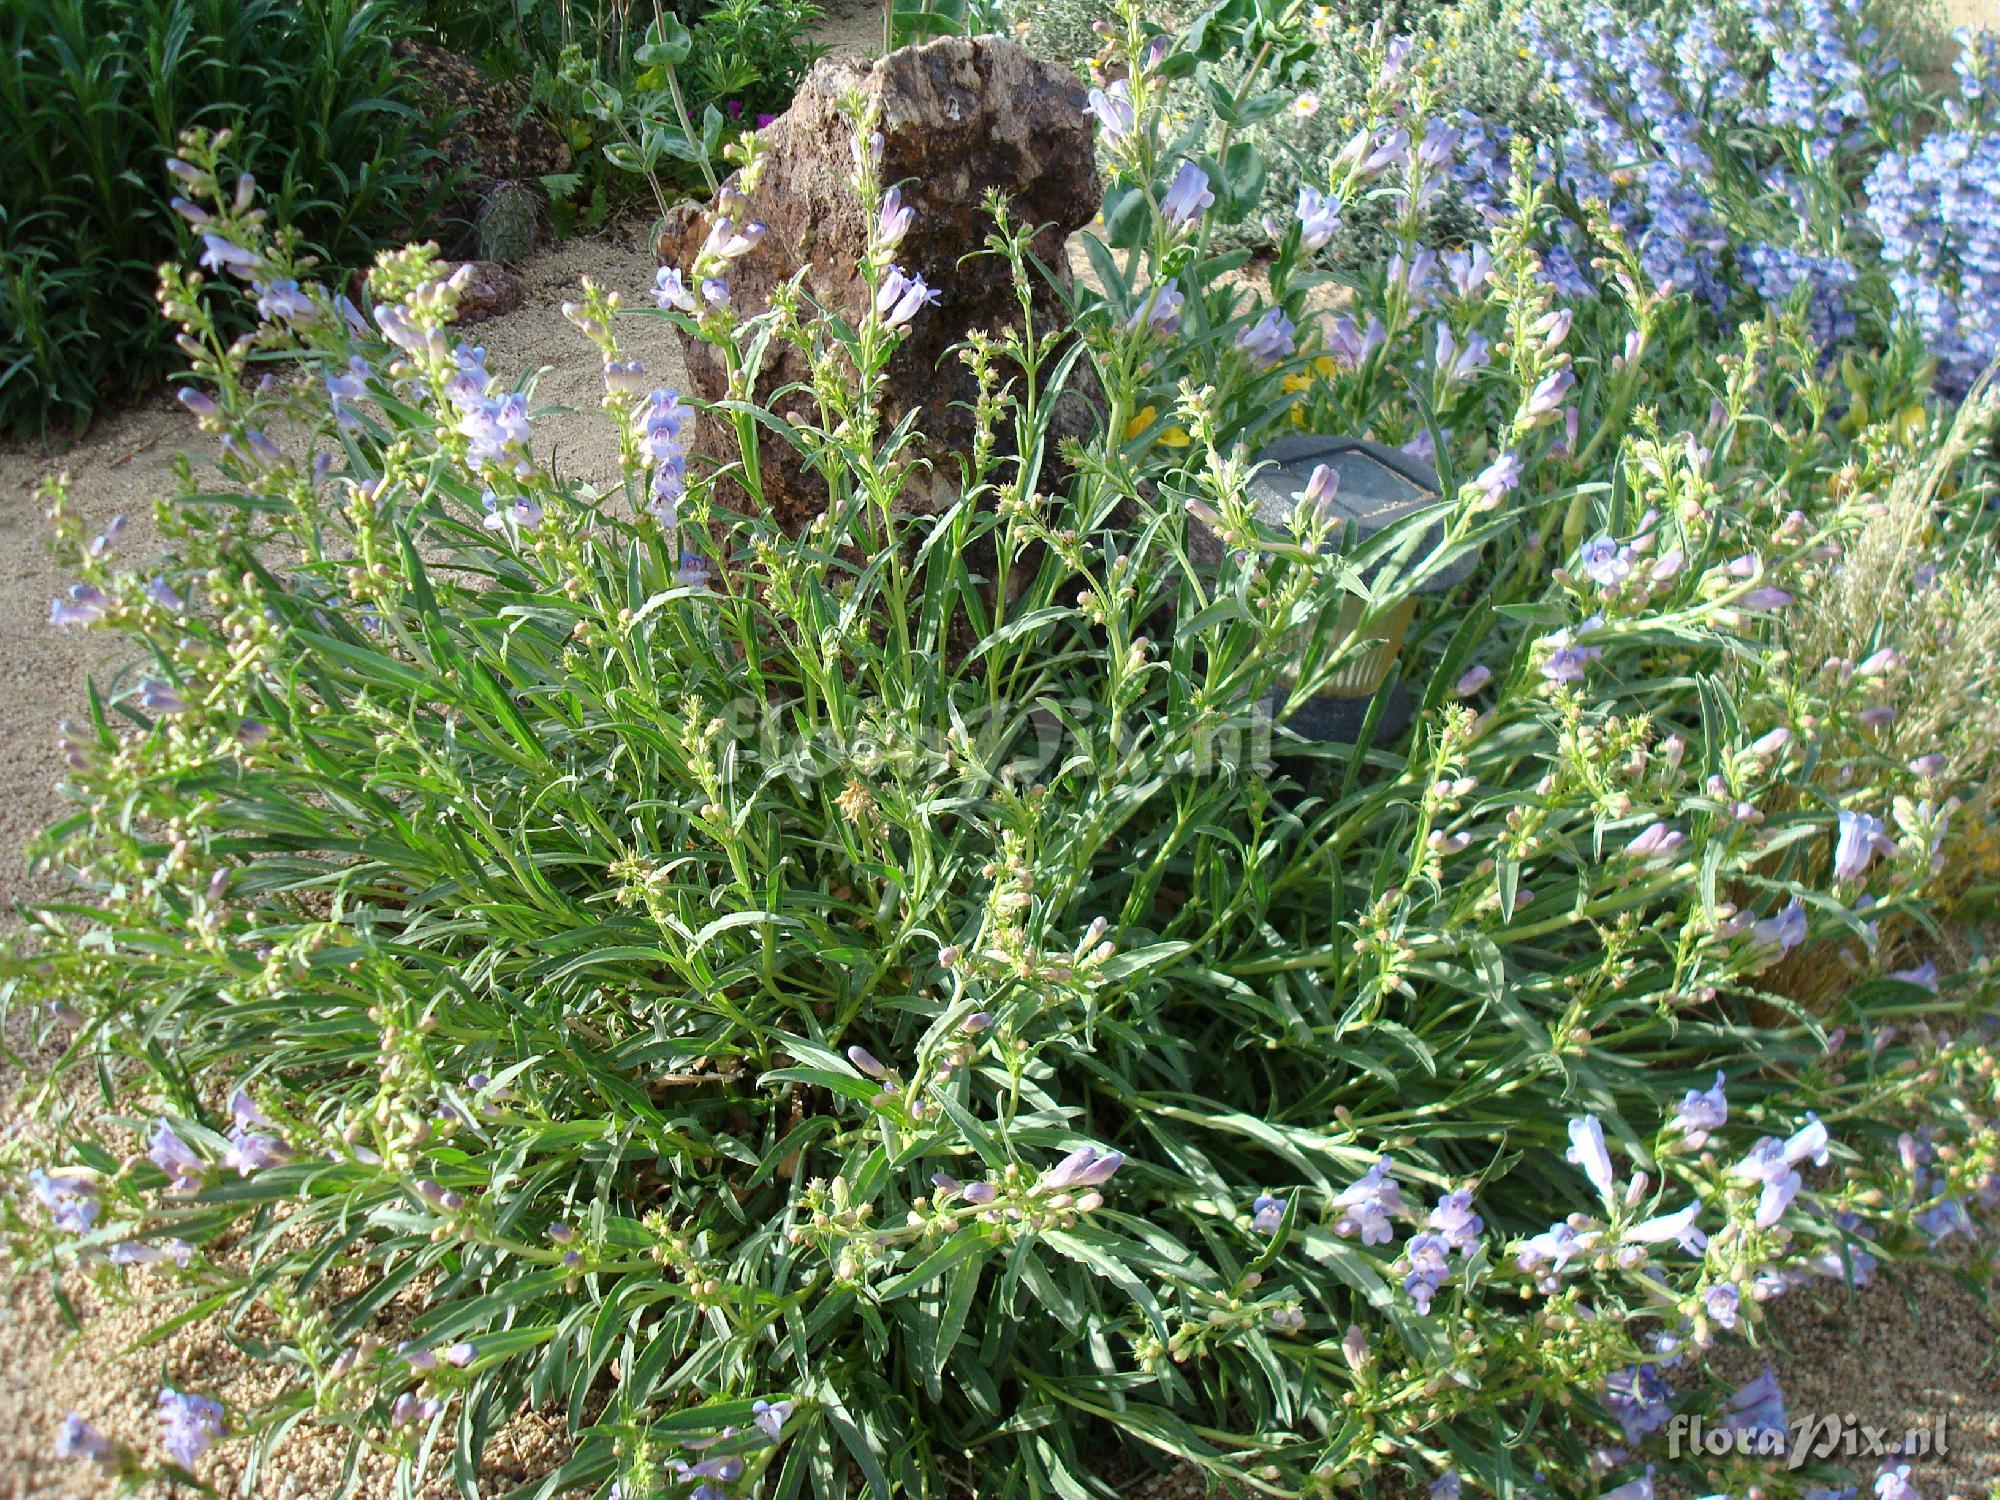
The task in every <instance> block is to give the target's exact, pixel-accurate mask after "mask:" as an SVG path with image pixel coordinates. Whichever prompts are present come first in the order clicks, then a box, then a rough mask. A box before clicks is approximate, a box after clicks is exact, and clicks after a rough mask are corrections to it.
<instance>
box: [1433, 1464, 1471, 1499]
mask: <svg viewBox="0 0 2000 1500" xmlns="http://www.w3.org/2000/svg"><path fill="white" fill-rule="evenodd" d="M1429 1493H1430V1500H1461V1497H1462V1496H1463V1495H1464V1493H1465V1486H1464V1484H1463V1483H1462V1482H1461V1481H1460V1479H1459V1477H1458V1470H1456V1469H1446V1470H1445V1471H1444V1472H1443V1473H1442V1474H1440V1475H1438V1477H1437V1478H1436V1479H1434V1480H1432V1481H1431V1487H1430V1492H1429Z"/></svg>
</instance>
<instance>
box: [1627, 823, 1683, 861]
mask: <svg viewBox="0 0 2000 1500" xmlns="http://www.w3.org/2000/svg"><path fill="white" fill-rule="evenodd" d="M1686 842H1687V835H1686V834H1684V833H1682V832H1680V831H1679V830H1678V829H1675V828H1671V827H1669V826H1668V825H1667V824H1665V823H1651V824H1648V825H1647V827H1646V829H1645V831H1644V832H1642V833H1641V834H1639V836H1638V837H1637V838H1635V839H1633V840H1632V841H1631V842H1630V843H1629V844H1627V845H1626V846H1625V852H1626V853H1627V854H1628V855H1630V856H1631V857H1632V858H1633V859H1664V858H1666V857H1667V856H1668V855H1670V854H1672V853H1674V852H1675V851H1676V850H1678V849H1679V848H1680V847H1681V845H1683V844H1685V843H1686Z"/></svg>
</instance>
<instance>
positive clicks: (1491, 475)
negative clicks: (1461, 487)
mask: <svg viewBox="0 0 2000 1500" xmlns="http://www.w3.org/2000/svg"><path fill="white" fill-rule="evenodd" d="M1523 472H1524V470H1523V468H1522V464H1521V455H1520V454H1518V453H1516V452H1514V451H1513V450H1512V449H1509V450H1508V451H1507V452H1505V453H1502V454H1501V455H1500V456H1499V457H1498V458H1496V459H1494V460H1493V462H1492V463H1490V464H1488V465H1487V466H1486V467H1485V468H1483V469H1481V470H1480V471H1479V473H1478V475H1477V476H1476V477H1475V478H1474V479H1473V481H1472V488H1473V490H1474V492H1475V495H1476V499H1475V503H1476V504H1477V505H1478V506H1479V508H1480V509H1482V510H1491V509H1493V507H1495V506H1497V505H1498V504H1499V503H1500V502H1501V501H1502V500H1503V499H1505V498H1506V497H1507V495H1508V494H1509V493H1510V492H1511V491H1512V490H1513V489H1514V487H1515V486H1516V485H1518V484H1519V483H1520V482H1521V475H1522V473H1523Z"/></svg>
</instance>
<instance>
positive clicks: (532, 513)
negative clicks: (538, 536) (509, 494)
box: [479, 490, 542, 531]
mask: <svg viewBox="0 0 2000 1500" xmlns="http://www.w3.org/2000/svg"><path fill="white" fill-rule="evenodd" d="M479 503H480V504H481V505H482V506H483V507H484V508H485V511H486V514H485V516H484V517H482V518H481V520H480V522H479V524H480V525H481V526H483V527H485V528H486V530H488V531H505V530H506V529H507V528H508V527H509V526H512V527H513V528H514V529H515V530H516V531H533V530H534V529H535V528H536V527H537V526H539V525H541V524H542V507H541V506H540V505H539V504H537V503H536V502H535V500H534V499H532V498H531V497H530V496H527V495H516V496H514V497H513V498H512V499H510V500H509V501H508V502H507V503H506V504H505V505H502V504H501V503H500V497H499V496H498V495H496V494H494V493H493V491H491V490H487V491H486V492H485V493H484V494H482V495H481V496H480V497H479Z"/></svg>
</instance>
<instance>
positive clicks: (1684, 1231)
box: [1625, 1202, 1708, 1255]
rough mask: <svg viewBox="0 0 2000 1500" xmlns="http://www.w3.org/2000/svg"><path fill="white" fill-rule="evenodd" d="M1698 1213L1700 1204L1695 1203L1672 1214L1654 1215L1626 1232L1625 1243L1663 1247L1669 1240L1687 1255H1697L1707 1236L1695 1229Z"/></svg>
mask: <svg viewBox="0 0 2000 1500" xmlns="http://www.w3.org/2000/svg"><path fill="white" fill-rule="evenodd" d="M1700 1212H1701V1204H1700V1203H1698V1202H1695V1203H1690V1204H1688V1206H1687V1207H1686V1208H1683V1209H1679V1210H1677V1211H1676V1212H1674V1213H1670V1214H1658V1215H1655V1216H1654V1217H1653V1218H1650V1219H1646V1220H1644V1221H1642V1222H1641V1223H1638V1224H1634V1225H1633V1226H1632V1227H1631V1228H1630V1229H1628V1230H1626V1231H1625V1243H1626V1244H1628V1245H1664V1244H1666V1243H1667V1242H1668V1241H1669V1240H1671V1241H1672V1242H1673V1243H1674V1244H1677V1245H1679V1246H1680V1247H1681V1249H1683V1250H1685V1251H1687V1253H1688V1254H1690V1255H1698V1254H1700V1253H1701V1250H1702V1248H1703V1247H1704V1246H1705V1245H1707V1244H1708V1235H1707V1234H1706V1233H1705V1232H1703V1231H1702V1230H1700V1229H1697V1228H1696V1227H1695V1222H1694V1221H1695V1218H1696V1216H1697V1215H1698V1214H1699V1213H1700Z"/></svg>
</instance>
